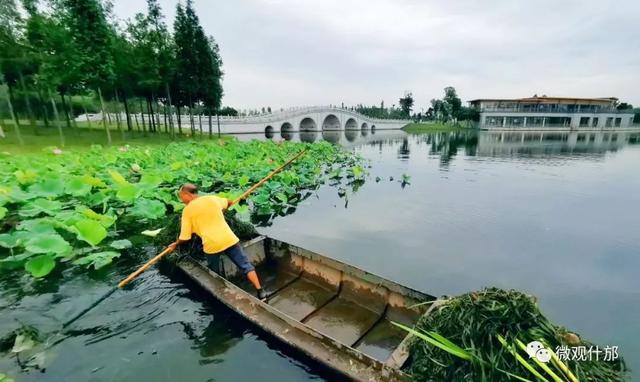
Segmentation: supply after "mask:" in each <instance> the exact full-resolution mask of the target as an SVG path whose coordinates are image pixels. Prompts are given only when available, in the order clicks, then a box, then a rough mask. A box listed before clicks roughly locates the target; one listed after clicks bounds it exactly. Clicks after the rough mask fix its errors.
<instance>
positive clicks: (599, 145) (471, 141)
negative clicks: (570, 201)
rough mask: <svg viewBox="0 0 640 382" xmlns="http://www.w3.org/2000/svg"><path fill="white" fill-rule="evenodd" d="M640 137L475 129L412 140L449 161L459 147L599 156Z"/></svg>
mask: <svg viewBox="0 0 640 382" xmlns="http://www.w3.org/2000/svg"><path fill="white" fill-rule="evenodd" d="M639 141H640V133H637V132H590V133H580V132H517V133H511V132H506V133H505V132H485V131H483V132H476V131H455V132H438V133H424V134H416V135H415V140H414V141H413V142H415V143H414V144H417V145H423V144H426V145H428V146H429V147H430V150H429V155H436V154H437V155H439V160H440V163H441V164H442V165H447V164H449V162H451V161H452V160H453V159H454V158H455V157H456V155H458V154H459V153H460V152H461V150H462V152H463V153H464V155H465V156H469V157H474V156H479V157H521V158H524V157H529V158H553V157H556V156H582V157H586V158H589V157H591V158H601V157H602V156H603V155H604V154H605V153H607V152H615V151H617V150H618V149H620V148H621V147H623V146H625V145H629V144H636V143H637V142H639ZM410 145H411V142H410V141H409V140H407V139H403V141H402V144H401V145H400V147H399V148H398V158H399V159H404V160H406V159H409V156H410V155H411V147H410Z"/></svg>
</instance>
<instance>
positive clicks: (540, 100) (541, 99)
mask: <svg viewBox="0 0 640 382" xmlns="http://www.w3.org/2000/svg"><path fill="white" fill-rule="evenodd" d="M617 100H618V98H616V97H602V98H578V97H546V96H542V97H527V98H478V99H474V100H471V101H469V102H471V103H475V102H481V101H494V102H526V103H556V102H575V103H578V102H593V103H603V102H606V103H611V102H614V101H617Z"/></svg>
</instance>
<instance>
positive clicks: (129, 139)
mask: <svg viewBox="0 0 640 382" xmlns="http://www.w3.org/2000/svg"><path fill="white" fill-rule="evenodd" d="M91 125H92V126H91V128H89V126H87V125H86V122H84V123H78V124H77V128H72V129H69V128H67V127H66V126H65V127H63V128H62V131H63V136H64V144H62V140H61V138H60V133H59V132H58V129H57V128H56V127H49V128H46V127H43V126H33V125H29V124H28V122H24V123H23V124H21V126H20V136H21V137H22V142H23V144H20V141H19V139H18V137H17V135H16V133H15V129H14V127H13V124H7V123H3V124H2V129H3V132H4V138H2V137H0V152H8V153H12V154H18V153H29V152H39V151H41V150H42V149H43V148H47V147H59V148H63V149H74V150H76V149H82V148H89V147H90V146H91V145H94V144H98V145H107V144H108V140H107V133H106V132H105V130H104V128H103V127H102V124H96V123H92V124H91ZM108 128H109V133H110V135H111V145H113V146H122V145H125V144H127V145H131V146H135V145H140V144H145V145H153V144H166V143H169V142H184V141H187V140H208V139H209V135H208V132H204V133H203V134H202V135H200V133H199V132H197V133H196V135H195V136H193V137H191V136H189V135H186V134H187V133H189V134H190V131H185V129H184V128H183V133H185V134H183V135H178V134H176V136H175V138H172V137H171V136H170V134H167V133H165V132H164V126H162V128H161V130H162V132H158V133H150V132H147V133H143V132H141V131H137V130H134V131H127V130H126V126H125V127H124V128H123V129H122V130H121V131H119V130H118V128H117V125H116V124H115V123H112V124H110V125H108ZM213 138H217V134H216V133H215V132H214V134H213Z"/></svg>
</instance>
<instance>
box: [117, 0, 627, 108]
mask: <svg viewBox="0 0 640 382" xmlns="http://www.w3.org/2000/svg"><path fill="white" fill-rule="evenodd" d="M160 2H161V4H162V6H163V10H164V12H165V14H166V15H167V16H168V22H169V24H170V25H171V23H172V21H173V16H174V14H175V4H176V2H175V0H161V1H160ZM114 3H115V4H114V12H115V13H116V15H117V16H118V17H119V18H122V19H125V18H128V17H132V16H133V15H134V14H135V13H136V12H140V11H143V10H144V8H145V1H144V0H126V1H123V0H115V1H114ZM195 7H196V11H197V13H198V15H199V17H200V20H201V22H202V24H203V26H204V28H205V30H206V32H207V33H208V34H211V35H213V36H214V37H215V38H216V40H217V41H218V43H219V44H220V50H221V53H222V58H223V60H224V64H225V65H224V70H225V73H226V75H225V80H224V88H225V93H226V95H225V99H224V103H225V104H227V105H233V106H236V107H240V108H244V107H260V106H272V107H287V106H294V105H309V104H329V103H332V104H339V103H340V102H345V103H346V104H355V103H365V104H378V103H379V102H380V100H381V99H384V101H385V103H386V104H388V105H391V104H394V103H397V99H398V97H400V96H401V95H402V94H403V92H404V91H405V90H411V91H413V93H414V96H415V97H416V103H417V108H418V109H419V108H420V107H422V106H426V105H427V103H428V101H429V100H430V99H431V98H434V97H440V96H441V94H442V89H443V88H444V87H445V86H448V85H451V86H455V87H456V88H457V89H458V93H459V94H460V95H461V97H462V98H463V99H464V100H469V99H473V98H480V97H520V96H530V95H533V94H534V93H537V94H547V95H558V96H578V97H591V96H593V97H605V96H617V97H619V98H621V99H622V100H624V101H627V102H631V103H634V104H639V105H640V95H638V92H637V88H638V85H640V70H638V69H639V68H640V51H639V50H638V49H637V46H634V44H637V43H636V41H637V40H638V37H639V36H640V27H639V26H638V23H637V18H636V16H637V15H638V14H640V2H638V1H634V0H625V1H619V2H615V3H607V2H602V1H591V0H589V1H561V2H560V1H537V2H521V1H483V2H478V1H471V0H468V1H455V2H444V1H439V2H435V1H420V0H351V1H339V0H323V1H314V2H311V1H300V0H298V1H296V0H261V1H260V0H255V1H249V0H239V1H205V0H196V1H195Z"/></svg>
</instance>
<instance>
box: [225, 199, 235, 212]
mask: <svg viewBox="0 0 640 382" xmlns="http://www.w3.org/2000/svg"><path fill="white" fill-rule="evenodd" d="M232 205H233V200H231V199H227V207H226V208H225V210H227V209H229V207H231V206H232Z"/></svg>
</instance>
